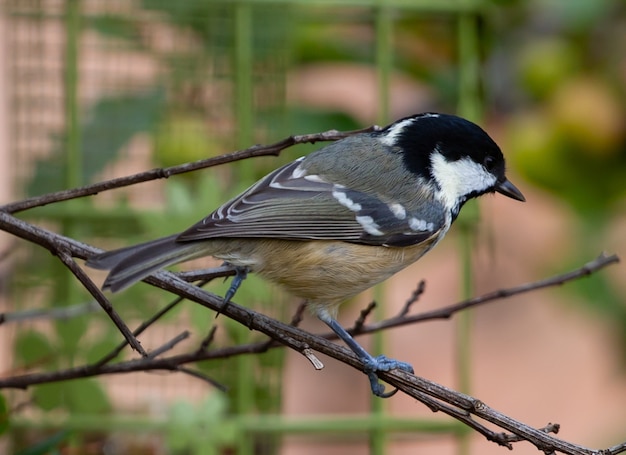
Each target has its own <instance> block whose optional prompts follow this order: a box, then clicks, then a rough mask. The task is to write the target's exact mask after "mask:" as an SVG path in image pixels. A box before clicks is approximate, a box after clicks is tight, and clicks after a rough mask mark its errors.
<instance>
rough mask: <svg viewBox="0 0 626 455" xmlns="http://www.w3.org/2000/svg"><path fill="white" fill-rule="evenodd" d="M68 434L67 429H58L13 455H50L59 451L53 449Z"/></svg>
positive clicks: (56, 447) (57, 446) (57, 447)
mask: <svg viewBox="0 0 626 455" xmlns="http://www.w3.org/2000/svg"><path fill="white" fill-rule="evenodd" d="M70 434H71V433H70V432H69V431H67V430H62V431H59V432H57V433H55V434H53V435H52V436H50V437H48V438H47V439H44V440H43V441H41V442H39V443H37V444H35V445H34V446H32V447H29V448H27V449H24V450H21V451H19V452H17V453H16V454H15V455H51V454H56V453H60V452H59V451H58V450H55V449H59V446H60V445H61V443H63V442H64V441H65V440H66V439H67V438H68V437H69V436H70Z"/></svg>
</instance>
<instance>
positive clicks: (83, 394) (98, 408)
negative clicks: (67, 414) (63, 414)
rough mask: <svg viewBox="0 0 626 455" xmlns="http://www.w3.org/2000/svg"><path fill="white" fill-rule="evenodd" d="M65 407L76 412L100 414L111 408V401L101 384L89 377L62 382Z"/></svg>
mask: <svg viewBox="0 0 626 455" xmlns="http://www.w3.org/2000/svg"><path fill="white" fill-rule="evenodd" d="M63 385H64V386H65V389H66V391H65V393H66V397H67V408H68V410H69V411H71V412H72V413H76V414H102V413H105V412H109V411H110V410H111V408H112V407H111V403H110V401H109V398H108V396H107V394H106V392H105V391H104V388H103V387H102V385H101V384H100V383H99V382H98V381H97V380H96V379H91V378H86V379H79V380H76V381H67V382H64V383H63Z"/></svg>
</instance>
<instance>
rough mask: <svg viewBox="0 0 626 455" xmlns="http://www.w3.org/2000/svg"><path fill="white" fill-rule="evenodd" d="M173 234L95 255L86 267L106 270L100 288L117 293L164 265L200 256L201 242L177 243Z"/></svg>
mask: <svg viewBox="0 0 626 455" xmlns="http://www.w3.org/2000/svg"><path fill="white" fill-rule="evenodd" d="M176 237H177V235H172V236H169V237H164V238H162V239H157V240H152V241H150V242H146V243H142V244H140V245H134V246H129V247H126V248H120V249H118V250H113V251H107V252H105V253H102V254H99V255H96V256H94V257H92V258H90V259H89V260H88V261H87V264H86V265H87V266H89V267H91V268H94V269H100V270H110V272H109V275H108V276H107V277H106V279H105V280H104V284H103V285H102V289H104V290H107V289H109V290H111V292H117V291H121V290H122V289H125V288H127V287H128V286H130V285H131V284H133V283H136V282H137V281H141V280H142V279H144V278H146V277H147V276H148V275H150V274H151V273H153V272H156V271H157V270H159V269H162V268H163V267H167V266H168V265H172V264H176V263H178V262H183V261H186V260H189V259H193V258H195V257H197V256H199V255H201V254H202V251H203V250H204V248H202V247H200V245H201V244H202V243H204V242H177V241H176Z"/></svg>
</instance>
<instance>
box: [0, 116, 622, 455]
mask: <svg viewBox="0 0 626 455" xmlns="http://www.w3.org/2000/svg"><path fill="white" fill-rule="evenodd" d="M373 129H374V128H370V129H368V130H369V131H371V130H373ZM362 131H363V130H360V131H358V132H362ZM354 133H357V132H349V133H339V132H336V131H329V132H326V133H320V134H312V135H304V136H293V137H290V138H287V139H285V140H283V141H280V142H277V143H275V144H272V145H269V146H254V147H250V148H249V149H246V150H241V151H239V152H235V153H232V154H229V155H223V156H221V157H216V158H210V159H207V160H201V161H197V162H195V163H188V164H183V165H181V166H174V167H170V168H164V169H154V170H152V171H147V172H142V173H139V174H135V175H132V176H128V177H123V178H119V179H113V180H109V181H106V182H101V183H97V184H94V185H88V186H85V187H81V188H75V189H72V190H67V191H61V192H57V193H51V194H48V195H43V196H40V197H35V198H30V199H26V200H23V201H18V202H15V203H12V204H7V205H5V206H2V207H0V229H2V230H4V231H6V232H9V233H12V234H13V235H15V236H17V237H20V238H22V239H25V240H27V241H29V242H32V243H35V244H38V245H40V246H42V247H43V248H45V249H47V250H49V251H50V252H51V253H53V254H55V255H57V256H58V257H59V258H60V260H61V261H62V262H63V263H64V264H65V265H66V267H68V269H69V270H70V271H71V272H72V273H73V274H74V275H75V276H76V278H77V279H78V280H79V281H80V282H81V283H82V284H83V286H84V287H85V288H86V289H87V290H88V291H89V292H90V293H91V294H92V295H93V296H94V298H95V299H96V300H97V301H98V303H100V305H101V306H102V308H103V309H104V310H105V312H107V314H108V315H109V317H110V318H111V319H112V320H113V321H114V323H115V324H116V326H117V327H118V329H119V330H120V331H121V332H122V333H123V335H124V337H125V338H126V340H127V342H128V343H129V344H131V346H133V348H134V349H136V350H137V351H138V352H140V353H141V354H142V355H143V356H144V357H142V358H136V359H132V360H128V361H121V362H117V363H112V362H111V361H112V360H113V359H114V358H115V357H116V356H117V354H119V352H120V350H121V349H123V345H122V346H121V347H118V349H116V350H114V351H113V352H112V353H111V354H110V355H109V356H107V357H105V358H104V359H102V360H101V361H100V362H98V363H96V364H92V365H84V366H79V367H75V368H70V369H66V370H62V371H55V372H45V373H30V374H23V375H18V376H13V377H9V378H2V379H0V388H27V387H28V386H30V385H34V384H42V383H48V382H55V381H62V380H68V379H75V378H84V377H91V376H97V375H105V374H122V373H129V372H134V371H155V370H161V371H173V372H174V371H180V372H183V373H184V374H189V375H192V376H194V377H198V378H200V379H202V380H204V381H207V382H209V383H211V384H213V385H214V386H216V387H219V388H223V386H222V385H220V384H218V383H216V382H215V381H213V380H212V379H210V378H208V377H207V376H205V375H204V374H202V373H200V372H197V371H195V370H192V369H190V368H189V367H187V366H186V365H187V364H189V363H194V362H198V361H201V360H208V359H212V358H226V357H230V356H234V355H240V354H242V353H244V352H246V353H256V352H264V351H266V350H268V349H270V348H273V347H275V346H278V345H283V346H286V347H289V348H291V349H293V350H295V351H297V352H299V353H301V354H302V355H304V356H305V357H306V358H307V359H309V360H310V361H311V363H312V364H313V366H314V368H322V367H323V365H322V363H321V362H320V361H319V359H318V358H317V357H316V355H315V353H314V352H313V351H316V352H319V353H322V354H325V355H328V356H330V357H333V358H335V359H337V360H339V361H341V362H343V363H345V364H346V365H349V366H351V367H353V368H356V369H358V370H361V371H362V370H363V365H362V363H361V361H360V360H359V359H358V358H357V357H356V356H355V355H354V354H353V353H352V352H351V351H350V350H348V349H347V348H345V347H343V346H341V345H337V344H334V343H332V342H330V341H329V339H330V338H332V336H331V335H330V334H326V335H324V336H316V335H312V334H310V333H307V332H305V331H303V330H301V329H299V328H297V327H295V326H293V325H287V324H283V323H281V322H279V321H276V320H274V319H271V318H269V317H267V316H265V315H262V314H260V313H257V312H255V311H253V310H250V309H247V308H244V307H241V306H239V305H237V304H236V303H234V302H230V303H229V304H228V305H223V304H222V302H223V300H222V298H220V297H218V296H216V295H214V294H212V293H209V292H207V291H205V290H203V289H201V288H200V287H197V286H194V285H192V284H190V283H188V282H186V281H185V280H192V281H195V280H197V279H198V277H199V276H201V274H200V273H198V272H191V273H186V274H181V277H183V278H184V279H185V280H183V279H181V278H179V277H178V276H177V275H175V274H172V273H169V272H165V271H160V272H157V273H155V274H153V275H152V276H150V277H148V278H146V279H145V280H144V281H146V282H147V283H149V284H152V285H154V286H157V287H159V288H161V289H164V290H166V291H168V292H172V293H174V294H176V295H177V299H176V300H175V301H174V302H172V304H170V305H168V306H167V307H165V308H164V310H162V311H161V312H159V313H158V314H157V315H155V317H153V318H151V319H150V320H149V321H147V322H146V323H144V324H142V325H141V326H140V327H139V328H138V329H137V330H135V333H131V332H130V330H129V329H128V327H126V325H125V324H124V322H123V321H122V320H121V319H120V318H119V316H118V315H117V313H115V311H114V310H113V308H112V307H111V305H110V302H109V301H108V300H107V299H106V297H105V296H104V295H103V294H102V292H101V291H100V290H99V289H98V288H97V287H96V286H95V284H94V283H93V282H92V281H91V280H90V279H89V277H88V276H87V275H86V274H85V273H84V271H83V270H82V268H81V267H80V266H79V265H78V264H77V263H76V262H75V260H74V258H80V259H86V258H88V257H90V256H92V255H93V254H96V253H99V252H100V250H98V249H96V248H93V247H91V246H89V245H85V244H83V243H80V242H77V241H75V240H73V239H70V238H68V237H64V236H61V235H58V234H55V233H52V232H50V231H47V230H45V229H42V228H40V227H37V226H34V225H31V224H29V223H27V222H25V221H22V220H20V219H18V218H16V217H14V216H12V215H11V214H12V213H15V212H18V211H21V210H26V209H29V208H33V207H39V206H43V205H46V204H50V203H53V202H59V201H64V200H69V199H74V198H78V197H84V196H88V195H92V194H95V193H98V192H101V191H106V190H110V189H114V188H120V187H123V186H128V185H132V184H135V183H139V182H145V181H148V180H154V179H159V178H167V177H169V176H171V175H175V174H180V173H183V172H190V171H192V170H197V169H201V168H205V167H209V166H215V165H217V164H222V163H226V162H232V161H236V160H240V159H244V158H250V157H254V156H264V155H276V154H279V153H280V151H281V150H283V149H285V148H287V147H289V146H291V145H294V144H297V143H304V142H316V141H322V140H336V139H341V138H343V137H346V136H348V135H350V134H354ZM618 261H619V259H618V258H617V256H606V255H601V256H600V257H598V258H597V259H596V260H594V261H592V262H590V263H588V264H585V265H584V266H583V267H581V268H579V269H577V270H574V271H572V272H570V273H567V274H563V275H559V276H556V277H553V278H550V279H546V280H541V281H538V282H535V283H528V284H525V285H521V286H517V287H514V288H509V289H503V290H498V291H494V292H492V293H489V294H485V295H483V296H480V297H476V298H474V299H470V300H467V301H464V302H460V303H457V304H455V305H450V306H447V307H444V308H441V309H439V310H435V311H430V312H424V313H421V314H417V315H413V316H410V315H408V310H409V308H410V307H411V305H412V304H413V302H414V301H415V300H416V299H417V298H418V297H419V295H420V294H421V292H422V291H421V290H420V288H418V290H417V291H416V292H415V293H414V297H413V298H411V299H409V301H408V302H407V304H406V305H405V307H404V308H403V310H402V311H401V313H400V314H399V315H398V316H396V317H394V318H392V319H389V320H386V321H383V322H380V323H374V324H369V325H365V324H362V323H358V324H357V326H356V327H355V329H356V330H355V331H357V332H359V333H370V332H374V331H377V330H384V329H388V328H390V327H395V326H400V325H406V324H411V323H416V322H420V321H426V320H432V319H443V318H450V317H451V316H452V315H454V314H456V313H457V312H459V311H462V310H465V309H468V308H472V307H475V306H478V305H482V304H485V303H488V302H492V301H495V300H497V299H503V298H506V297H510V296H512V295H517V294H521V293H526V292H530V291H533V290H537V289H542V288H546V287H550V286H557V285H561V284H563V283H565V282H567V281H571V280H574V279H578V278H581V277H583V276H586V275H589V274H591V273H594V272H596V271H598V270H600V269H602V268H603V267H606V266H608V265H610V264H614V263H616V262H618ZM203 273H206V271H204V272H203ZM230 274H232V271H231V270H228V269H227V268H218V269H216V270H213V271H211V272H210V274H209V275H206V276H203V278H206V279H211V278H214V277H216V276H227V275H230ZM182 299H188V300H190V301H192V302H195V303H197V304H200V305H202V306H205V307H207V308H209V309H211V310H213V311H216V312H218V313H221V314H224V315H225V316H227V317H229V318H231V319H233V320H235V321H237V322H239V323H241V324H243V325H245V326H246V327H248V328H250V329H251V330H256V331H258V332H261V333H263V334H265V335H267V336H268V337H269V338H270V340H269V341H263V342H260V343H252V344H248V345H242V346H232V347H226V348H220V349H216V350H210V349H209V346H210V343H211V340H212V338H213V333H214V332H211V333H209V335H208V336H207V337H206V338H205V339H204V340H203V341H202V342H201V344H200V346H199V348H197V349H195V350H192V351H191V352H189V353H183V354H178V355H169V356H168V357H166V356H163V355H162V354H164V353H165V352H167V351H169V350H171V349H172V348H173V347H174V346H176V345H177V344H178V343H179V342H180V341H182V340H183V339H185V338H186V337H187V336H188V333H187V332H183V333H182V334H180V335H179V336H177V337H175V338H174V339H172V340H170V341H168V342H167V343H165V344H164V345H163V346H161V347H159V348H157V349H156V350H154V351H153V352H152V354H151V355H150V356H148V355H147V354H146V353H145V351H144V350H143V348H142V347H141V345H140V344H139V342H138V341H137V339H136V335H138V334H139V333H141V332H142V331H143V330H145V329H146V328H147V327H149V326H150V325H152V324H153V323H154V322H155V321H156V320H158V319H159V318H160V317H161V316H162V314H165V312H167V311H168V310H169V309H171V308H172V307H173V306H174V305H176V304H177V303H178V302H179V301H180V300H182ZM368 311H370V310H366V312H365V313H364V314H365V315H367V313H368ZM298 318H299V316H298V315H296V317H294V321H297V320H298ZM364 320H365V318H364V317H363V321H364ZM294 325H295V324H294ZM379 376H380V378H381V379H383V380H385V381H386V382H387V383H389V384H390V385H391V386H393V387H395V388H397V389H398V390H401V391H403V392H404V393H406V394H407V395H410V396H412V397H414V398H415V399H417V400H418V401H420V402H422V403H423V404H424V405H426V406H428V407H429V408H430V409H431V410H432V411H433V412H443V413H445V414H447V415H449V416H451V417H453V418H455V419H457V420H459V421H461V422H464V423H465V424H466V425H468V426H470V427H471V428H473V429H475V430H476V431H477V432H479V433H480V434H482V435H483V436H485V437H486V438H487V439H488V440H490V441H493V442H495V443H497V444H500V445H503V446H506V447H509V448H511V446H512V443H513V442H518V441H529V442H530V443H532V444H534V445H535V447H537V449H539V450H541V451H543V452H545V453H555V452H561V453H565V454H571V455H583V454H585V455H589V454H593V455H616V454H618V453H622V452H626V442H625V443H622V444H619V445H616V446H614V447H611V448H608V449H605V450H592V449H588V448H584V447H581V446H578V445H575V444H572V443H569V442H567V441H563V440H560V439H558V438H556V437H555V436H554V435H553V434H551V433H552V432H556V431H557V430H558V425H557V424H554V425H552V424H551V425H548V426H546V427H544V428H539V429H536V428H533V427H530V426H528V425H526V424H523V423H521V422H519V421H516V420H514V419H512V418H510V417H508V416H506V415H503V414H502V413H499V412H498V411H496V410H494V409H492V408H490V407H489V406H487V405H486V404H485V403H483V402H481V401H480V400H478V399H476V398H473V397H470V396H468V395H465V394H462V393H459V392H456V391H454V390H451V389H448V388H446V387H444V386H442V385H439V384H436V383H434V382H432V381H429V380H427V379H424V378H420V377H418V376H415V375H412V374H409V373H407V372H404V371H400V370H393V371H390V372H380V373H379ZM492 427H493V428H496V429H498V432H496V431H494V430H493V429H492ZM502 430H503V431H504V432H502Z"/></svg>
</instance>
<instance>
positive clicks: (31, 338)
mask: <svg viewBox="0 0 626 455" xmlns="http://www.w3.org/2000/svg"><path fill="white" fill-rule="evenodd" d="M15 356H16V358H17V360H18V361H19V363H20V365H22V366H27V367H30V366H34V365H38V366H40V365H41V364H42V363H49V362H50V361H51V359H52V358H53V357H56V352H55V349H54V348H53V344H52V343H51V341H50V340H49V339H48V337H46V336H45V335H44V334H42V333H41V332H37V331H35V330H27V331H24V332H20V333H18V334H17V337H16V340H15Z"/></svg>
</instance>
